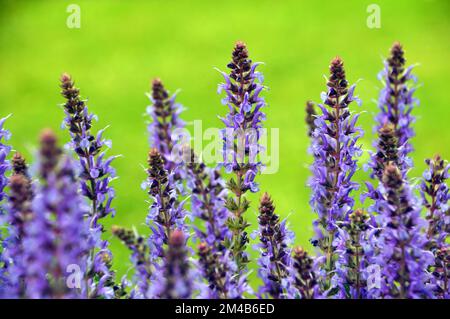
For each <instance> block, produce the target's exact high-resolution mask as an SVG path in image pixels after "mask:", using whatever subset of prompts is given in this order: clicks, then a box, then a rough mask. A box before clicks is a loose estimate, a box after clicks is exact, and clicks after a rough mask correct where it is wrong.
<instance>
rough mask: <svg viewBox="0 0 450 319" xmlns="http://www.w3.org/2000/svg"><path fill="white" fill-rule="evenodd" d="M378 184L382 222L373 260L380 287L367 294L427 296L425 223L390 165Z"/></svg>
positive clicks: (429, 259)
mask: <svg viewBox="0 0 450 319" xmlns="http://www.w3.org/2000/svg"><path fill="white" fill-rule="evenodd" d="M382 182H383V188H382V191H381V192H380V194H379V209H380V212H381V214H382V216H383V219H384V220H385V222H384V223H383V229H382V231H381V235H380V236H381V237H380V240H379V241H378V244H377V246H378V247H377V248H378V254H377V255H376V256H375V258H374V261H373V262H374V264H377V265H379V266H380V272H381V274H380V275H381V286H380V289H377V288H373V289H371V290H369V292H368V293H369V294H370V295H371V297H372V298H373V297H391V298H428V297H431V290H430V287H429V286H428V285H427V283H428V282H429V280H430V274H429V273H428V272H427V269H428V267H429V266H430V265H431V264H432V263H433V254H432V253H431V252H429V251H427V250H425V245H426V243H427V240H426V236H425V234H424V233H423V232H422V229H423V227H424V224H425V223H424V220H422V219H421V217H420V208H419V207H418V206H417V203H416V200H415V199H414V197H413V196H412V193H411V191H410V189H409V185H408V183H407V182H406V181H405V180H404V177H403V176H402V172H401V170H400V168H399V167H397V166H396V165H395V164H394V163H388V164H387V166H386V168H385V169H384V172H383V177H382Z"/></svg>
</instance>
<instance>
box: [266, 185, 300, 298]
mask: <svg viewBox="0 0 450 319" xmlns="http://www.w3.org/2000/svg"><path fill="white" fill-rule="evenodd" d="M258 221H259V239H260V242H261V243H260V245H259V248H260V249H261V256H260V258H259V260H258V265H259V266H260V268H259V271H258V274H259V276H260V277H261V279H262V280H263V283H264V285H263V286H262V287H261V289H260V291H259V293H260V295H261V296H263V297H265V296H267V295H269V296H270V297H272V298H275V299H280V298H289V297H290V295H289V291H290V289H291V287H290V285H291V280H290V279H291V278H290V274H289V267H291V262H292V261H291V251H290V249H289V248H288V244H289V243H290V241H291V239H292V238H293V234H292V233H291V232H290V231H288V230H287V229H286V222H284V221H283V222H280V218H279V216H278V215H277V214H275V207H274V206H273V202H272V199H271V198H270V196H269V194H267V193H264V195H263V196H262V197H261V200H260V206H259V216H258Z"/></svg>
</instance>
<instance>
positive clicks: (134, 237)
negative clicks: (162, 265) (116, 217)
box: [112, 226, 153, 297]
mask: <svg viewBox="0 0 450 319" xmlns="http://www.w3.org/2000/svg"><path fill="white" fill-rule="evenodd" d="M112 233H113V235H115V236H116V237H117V238H119V239H120V240H121V241H122V242H123V243H124V244H125V245H126V246H127V247H128V249H129V250H130V251H131V252H132V255H131V259H132V262H133V265H134V267H135V271H136V274H135V282H136V283H137V290H138V291H137V292H136V296H139V297H144V296H146V294H147V292H148V289H149V284H150V279H151V276H152V272H153V266H152V264H151V262H150V255H149V254H150V252H149V248H148V245H147V243H146V241H145V238H144V237H142V236H139V235H138V234H136V233H135V232H134V231H132V230H129V229H125V228H123V227H120V226H113V227H112Z"/></svg>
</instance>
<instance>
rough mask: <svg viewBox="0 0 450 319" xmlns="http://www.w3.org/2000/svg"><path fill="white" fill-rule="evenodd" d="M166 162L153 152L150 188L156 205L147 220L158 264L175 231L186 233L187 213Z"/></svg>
mask: <svg viewBox="0 0 450 319" xmlns="http://www.w3.org/2000/svg"><path fill="white" fill-rule="evenodd" d="M164 163H165V160H164V159H163V157H162V156H161V154H160V153H159V152H158V150H157V149H155V148H153V149H151V150H150V152H149V155H148V165H149V169H148V180H147V183H146V187H147V189H148V194H149V195H150V197H151V198H152V201H153V202H152V204H151V207H150V211H149V213H148V216H147V224H148V225H149V227H150V228H151V230H152V234H151V236H150V238H149V247H150V254H151V256H152V258H153V259H154V261H155V262H156V260H158V259H159V258H163V257H164V250H165V249H166V248H167V245H168V244H169V238H170V236H171V234H172V232H173V231H174V230H175V229H178V230H179V231H183V230H184V229H185V226H184V219H185V211H184V209H183V203H178V202H177V194H176V191H175V190H174V188H173V185H172V183H171V181H172V179H171V178H170V175H169V174H172V172H171V173H169V172H168V171H167V170H166V168H165V165H164Z"/></svg>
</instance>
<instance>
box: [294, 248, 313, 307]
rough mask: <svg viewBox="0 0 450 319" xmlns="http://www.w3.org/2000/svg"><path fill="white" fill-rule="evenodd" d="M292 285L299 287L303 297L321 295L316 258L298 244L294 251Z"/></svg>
mask: <svg viewBox="0 0 450 319" xmlns="http://www.w3.org/2000/svg"><path fill="white" fill-rule="evenodd" d="M291 271H292V273H293V274H292V276H293V277H294V280H293V284H292V286H293V287H294V288H295V289H297V292H296V293H297V294H298V295H299V297H300V298H301V299H314V298H316V297H318V296H319V286H318V284H317V278H316V275H315V273H314V259H313V258H312V257H311V256H309V255H308V252H307V251H306V250H304V249H303V248H302V247H300V246H297V247H295V248H294V249H293V253H292V270H291Z"/></svg>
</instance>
